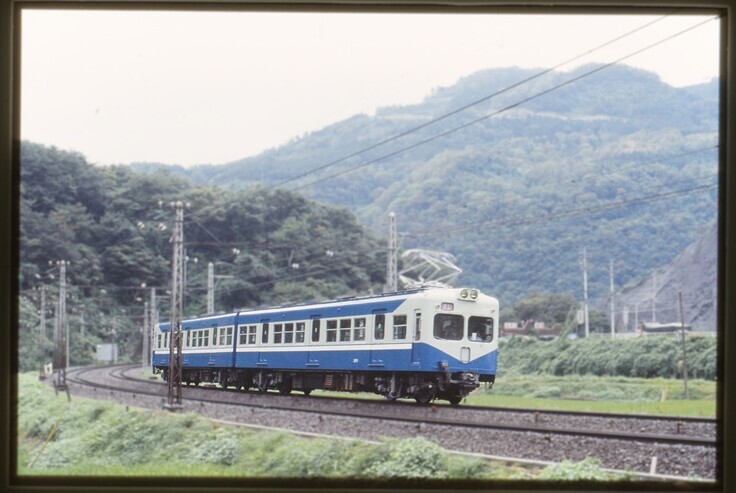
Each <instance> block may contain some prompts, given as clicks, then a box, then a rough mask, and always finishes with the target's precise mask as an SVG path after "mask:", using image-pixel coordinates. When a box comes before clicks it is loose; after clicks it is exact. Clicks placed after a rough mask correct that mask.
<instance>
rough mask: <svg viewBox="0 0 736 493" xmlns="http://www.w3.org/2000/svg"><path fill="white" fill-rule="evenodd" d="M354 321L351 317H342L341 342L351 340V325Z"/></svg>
mask: <svg viewBox="0 0 736 493" xmlns="http://www.w3.org/2000/svg"><path fill="white" fill-rule="evenodd" d="M351 322H352V321H351V320H350V319H349V318H342V319H340V342H349V341H350V327H352V323H351Z"/></svg>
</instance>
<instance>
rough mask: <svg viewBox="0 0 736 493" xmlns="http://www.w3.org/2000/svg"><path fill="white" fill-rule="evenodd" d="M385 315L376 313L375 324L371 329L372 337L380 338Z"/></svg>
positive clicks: (383, 330)
mask: <svg viewBox="0 0 736 493" xmlns="http://www.w3.org/2000/svg"><path fill="white" fill-rule="evenodd" d="M385 324H386V315H376V325H375V326H374V329H373V338H374V339H376V340H379V341H380V340H382V339H383V334H384V332H385V327H386V325H385Z"/></svg>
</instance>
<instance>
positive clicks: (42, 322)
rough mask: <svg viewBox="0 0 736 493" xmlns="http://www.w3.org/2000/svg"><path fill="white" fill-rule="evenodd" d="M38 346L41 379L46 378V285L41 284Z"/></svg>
mask: <svg viewBox="0 0 736 493" xmlns="http://www.w3.org/2000/svg"><path fill="white" fill-rule="evenodd" d="M38 322H39V324H38V325H39V327H38V334H39V335H38V347H39V351H40V353H41V362H40V364H41V369H40V371H39V373H38V379H39V380H46V286H41V311H40V313H39V321H38Z"/></svg>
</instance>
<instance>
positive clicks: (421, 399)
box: [414, 389, 434, 404]
mask: <svg viewBox="0 0 736 493" xmlns="http://www.w3.org/2000/svg"><path fill="white" fill-rule="evenodd" d="M414 399H415V400H416V401H417V404H429V403H430V401H431V400H432V399H434V389H421V390H420V391H419V392H417V393H416V394H414Z"/></svg>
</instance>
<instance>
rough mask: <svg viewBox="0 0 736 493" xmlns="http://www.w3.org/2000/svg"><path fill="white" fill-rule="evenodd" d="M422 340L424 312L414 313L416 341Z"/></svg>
mask: <svg viewBox="0 0 736 493" xmlns="http://www.w3.org/2000/svg"><path fill="white" fill-rule="evenodd" d="M421 338H422V312H420V311H415V312H414V340H415V341H418V340H419V339H421Z"/></svg>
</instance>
